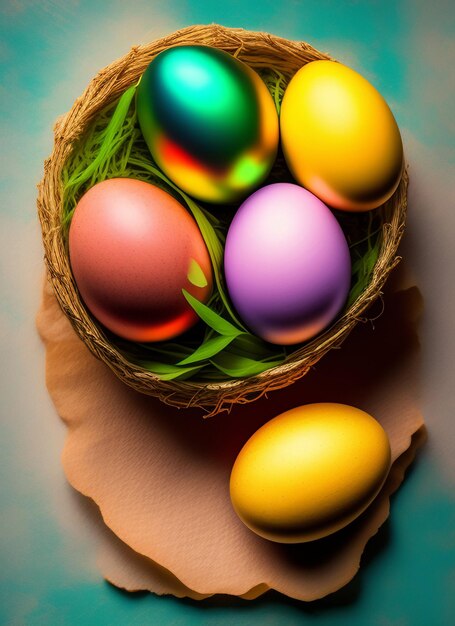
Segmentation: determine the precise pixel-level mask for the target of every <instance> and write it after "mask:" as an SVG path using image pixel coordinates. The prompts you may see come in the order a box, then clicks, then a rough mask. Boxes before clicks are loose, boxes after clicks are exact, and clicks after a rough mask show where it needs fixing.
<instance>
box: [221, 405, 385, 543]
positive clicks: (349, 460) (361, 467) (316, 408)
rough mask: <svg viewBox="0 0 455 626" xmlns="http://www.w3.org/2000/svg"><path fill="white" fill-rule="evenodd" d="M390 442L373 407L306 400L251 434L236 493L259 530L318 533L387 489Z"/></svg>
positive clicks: (294, 537)
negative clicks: (373, 414)
mask: <svg viewBox="0 0 455 626" xmlns="http://www.w3.org/2000/svg"><path fill="white" fill-rule="evenodd" d="M390 459H391V456H390V445H389V440H388V437H387V434H386V433H385V431H384V429H383V428H382V426H381V425H380V424H379V422H377V421H376V420H375V419H374V418H373V417H371V416H370V415H369V414H368V413H365V412H364V411H361V410H360V409H356V408H354V407H351V406H347V405H344V404H334V403H320V404H308V405H306V406H300V407H297V408H295V409H292V410H290V411H287V412H285V413H282V414H281V415H278V417H275V418H274V419H272V420H270V421H269V422H267V423H266V424H264V426H262V427H261V428H260V429H259V430H258V431H256V432H255V433H254V434H253V435H252V437H250V439H249V440H248V441H247V442H246V444H245V445H244V447H243V448H242V450H241V451H240V453H239V455H238V457H237V459H236V461H235V463H234V467H233V469H232V473H231V480H230V492H231V501H232V504H233V506H234V509H235V511H236V512H237V514H238V515H239V517H240V519H241V520H242V521H243V522H244V523H245V524H246V525H247V526H248V527H249V528H250V529H251V530H253V531H254V532H255V533H257V534H258V535H260V536H262V537H264V538H266V539H270V540H272V541H277V542H281V543H300V542H306V541H312V540H314V539H320V538H322V537H326V536H327V535H330V534H332V533H334V532H335V531H337V530H339V529H341V528H343V527H344V526H346V525H347V524H349V523H350V522H352V521H353V520H354V519H355V518H356V517H358V516H359V515H360V514H361V513H362V512H363V511H364V510H365V509H366V508H367V507H368V505H369V504H370V503H371V502H372V500H373V499H374V498H375V496H376V495H377V494H378V492H379V490H380V489H381V487H382V485H383V483H384V481H385V479H386V477H387V474H388V471H389V468H390Z"/></svg>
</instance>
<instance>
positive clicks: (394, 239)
mask: <svg viewBox="0 0 455 626" xmlns="http://www.w3.org/2000/svg"><path fill="white" fill-rule="evenodd" d="M186 43H200V44H206V45H212V46H215V47H219V48H222V49H223V50H226V51H228V52H230V53H231V54H233V55H234V56H236V57H238V58H240V59H241V60H243V61H245V62H246V63H248V64H249V65H251V66H252V67H254V68H256V69H259V68H261V67H264V68H265V67H268V66H270V65H271V64H273V66H274V67H276V68H277V69H279V70H280V71H283V72H284V73H286V74H287V75H289V76H290V75H292V74H293V73H294V72H295V71H297V69H298V68H299V67H301V66H302V65H303V64H305V63H307V62H308V61H310V60H316V59H331V60H335V59H333V57H331V56H330V55H328V54H324V53H321V52H319V51H318V50H316V49H315V48H313V47H312V46H311V45H310V44H308V43H306V42H302V41H291V40H287V39H285V38H283V37H278V36H275V35H271V34H269V33H265V32H262V31H249V30H245V29H243V28H229V27H225V26H221V25H219V24H209V25H196V26H188V27H186V28H183V29H180V30H177V31H175V32H174V33H171V34H169V35H166V36H165V37H162V38H160V39H157V40H155V41H152V42H150V43H148V44H144V45H138V46H133V47H132V48H131V50H130V51H129V52H128V53H127V54H126V55H124V56H123V57H121V58H119V59H117V60H116V61H114V62H113V63H111V64H109V65H108V66H106V67H105V68H103V69H102V70H101V71H100V72H98V74H97V75H96V76H95V77H94V78H93V79H92V80H91V81H90V83H89V84H88V86H87V88H86V89H85V91H84V92H83V94H82V95H81V96H80V97H79V98H77V99H76V100H75V102H74V104H73V106H72V107H71V109H70V111H69V112H68V113H67V114H66V115H63V116H61V117H60V118H58V120H57V121H56V123H55V126H54V148H53V151H52V154H51V155H50V157H49V158H47V159H46V161H45V163H44V176H43V179H42V181H41V182H40V183H39V185H38V199H37V205H38V215H39V219H40V223H41V229H42V235H43V244H44V252H45V254H44V258H45V263H46V267H47V272H48V276H49V279H50V281H51V283H52V287H53V290H54V293H55V295H56V297H57V300H58V302H59V304H60V307H61V308H62V310H63V312H64V313H65V315H66V316H67V317H68V318H69V320H70V321H71V323H72V325H73V327H74V329H75V330H76V332H77V334H78V335H79V337H80V338H81V339H82V340H83V341H84V343H85V344H86V345H87V346H88V347H89V349H90V350H91V351H92V353H93V354H95V356H97V357H98V358H100V359H101V360H102V361H104V362H105V363H106V364H107V365H108V366H109V367H110V368H111V369H112V370H113V371H114V373H115V374H116V375H117V376H118V377H119V378H120V379H121V380H123V381H124V382H125V383H126V384H128V385H130V386H131V387H133V388H135V389H137V390H138V391H141V392H143V393H147V394H149V395H154V396H157V397H159V398H160V399H161V400H162V401H164V402H166V403H168V404H171V405H173V406H177V407H190V406H197V407H200V408H204V409H205V410H206V411H207V412H208V414H210V415H213V414H216V413H218V412H220V411H223V410H229V409H230V408H231V406H232V404H234V403H245V402H250V401H252V400H255V399H257V398H259V397H261V396H262V395H264V394H265V393H267V392H268V391H272V390H274V389H280V388H283V387H284V386H286V385H289V384H291V383H293V382H294V381H296V380H297V379H298V378H300V377H301V376H303V375H304V374H306V373H307V372H308V370H309V369H310V368H311V367H312V366H313V365H314V364H315V363H316V362H317V361H318V360H319V359H320V358H321V357H322V356H324V354H325V353H326V352H327V351H328V350H330V349H332V348H336V347H339V346H340V345H341V343H342V342H343V341H344V339H346V337H347V336H348V334H349V333H350V332H351V330H352V329H353V328H354V326H355V325H356V323H357V322H358V321H363V320H364V315H365V311H366V309H367V308H368V307H369V306H370V305H371V304H372V302H374V301H375V300H376V299H377V298H378V297H380V296H381V295H382V288H383V286H384V283H385V281H386V279H387V277H388V275H389V273H390V272H391V270H392V269H393V268H394V267H395V266H396V265H397V263H398V262H399V261H400V257H399V256H397V254H396V253H397V249H398V245H399V242H400V240H401V237H402V235H403V232H404V228H405V220H406V210H407V199H406V192H407V184H408V172H407V168H405V169H404V171H403V176H402V179H401V182H400V184H399V186H398V189H397V190H396V191H395V193H394V195H393V196H392V198H391V199H390V200H389V201H388V202H387V203H386V205H384V212H385V215H386V216H387V220H386V222H385V223H384V224H383V242H382V245H381V250H380V253H379V257H378V260H377V262H376V265H375V268H374V271H373V276H372V280H371V282H370V284H369V285H368V287H367V288H366V289H365V290H364V291H363V292H362V293H361V294H360V296H359V297H358V298H357V299H356V300H355V302H354V303H353V304H352V305H351V306H350V307H349V309H348V310H347V311H345V313H344V314H343V315H342V316H341V317H340V318H338V319H337V320H336V322H335V323H334V324H333V325H332V326H331V327H329V328H328V329H326V330H325V331H324V332H323V333H322V334H319V335H318V336H317V337H315V338H314V339H313V340H311V341H310V342H308V343H306V344H304V345H303V346H302V347H301V348H299V349H298V350H296V351H295V352H293V353H292V354H291V355H290V356H289V357H288V358H287V359H286V360H285V361H284V362H283V363H282V364H281V365H278V366H275V367H272V368H270V369H268V370H266V371H265V372H263V373H262V374H258V375H257V376H253V377H248V378H241V379H235V380H234V379H233V380H230V381H223V382H219V383H206V382H198V381H192V380H188V381H179V380H174V381H163V380H162V379H160V378H159V377H158V376H156V375H155V374H152V373H151V372H148V371H146V370H144V369H143V368H141V367H140V366H137V365H135V364H133V363H131V362H129V361H127V360H126V359H125V358H124V357H123V355H122V354H121V353H120V351H119V350H118V349H117V348H116V347H115V345H113V344H112V343H110V342H109V340H108V339H107V338H106V336H105V335H104V333H103V331H102V329H101V328H100V326H99V325H98V324H97V323H96V322H95V321H94V320H93V319H92V318H91V316H90V315H89V313H88V312H87V310H86V309H85V307H84V305H83V303H82V302H81V299H80V297H79V294H78V291H77V287H76V285H75V283H74V279H73V277H72V274H71V269H70V265H69V259H68V255H67V254H66V251H65V242H64V240H63V233H62V228H61V208H62V183H61V180H60V177H61V172H62V168H63V165H64V164H65V162H66V160H67V159H68V157H69V156H70V154H71V151H72V147H73V145H74V143H75V142H76V140H77V139H79V138H80V137H81V136H83V133H84V130H85V129H86V128H87V126H88V125H89V124H90V123H91V122H92V121H93V119H94V118H95V117H96V113H97V112H98V111H100V110H101V109H103V108H104V107H105V106H106V105H107V104H109V103H110V102H113V101H115V100H116V99H117V98H118V97H119V96H120V95H121V94H122V93H123V92H124V91H125V90H126V89H127V88H128V87H129V86H131V85H132V84H134V82H136V81H137V79H138V78H139V76H140V75H141V74H142V72H143V71H144V70H145V68H146V67H147V65H148V64H149V63H150V61H151V60H152V58H153V57H154V56H155V55H156V54H158V53H159V52H161V51H162V50H164V49H166V48H167V47H169V46H175V45H185V44H186ZM267 54H268V55H269V58H268V60H267V61H264V57H265V56H266V55H267ZM272 58H273V60H272Z"/></svg>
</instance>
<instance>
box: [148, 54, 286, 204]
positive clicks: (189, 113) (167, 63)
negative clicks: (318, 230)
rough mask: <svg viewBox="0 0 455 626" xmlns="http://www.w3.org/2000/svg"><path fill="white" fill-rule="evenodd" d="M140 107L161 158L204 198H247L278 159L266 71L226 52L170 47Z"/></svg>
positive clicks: (151, 69) (152, 69) (173, 175)
mask: <svg viewBox="0 0 455 626" xmlns="http://www.w3.org/2000/svg"><path fill="white" fill-rule="evenodd" d="M136 106H137V115H138V119H139V124H140V127H141V130H142V133H143V135H144V138H145V140H146V142H147V145H148V147H149V149H150V152H151V154H152V157H153V159H154V160H155V162H156V163H157V164H158V166H159V167H160V168H161V169H162V170H163V172H164V173H165V174H166V175H167V176H168V177H169V178H170V179H171V180H172V181H173V182H174V183H175V184H176V185H177V186H178V187H180V189H182V190H183V191H185V192H186V193H188V194H190V195H191V196H193V197H195V198H197V199H199V200H204V201H207V202H213V203H223V202H224V203H231V202H235V201H237V200H239V199H242V198H244V197H245V196H246V195H248V193H250V192H251V191H252V190H254V189H255V188H257V187H258V186H259V185H260V183H261V182H262V181H263V180H264V179H265V177H266V176H267V174H268V173H269V171H270V169H271V167H272V165H273V162H274V160H275V156H276V152H277V148H278V136H279V130H278V128H279V124H278V116H277V112H276V108H275V105H274V102H273V99H272V97H271V95H270V93H269V91H268V89H267V87H266V85H265V83H264V82H263V80H262V79H261V78H260V76H259V75H258V74H257V73H256V72H255V71H253V70H252V69H251V68H250V67H249V66H247V65H246V64H245V63H243V62H241V61H239V60H238V59H236V58H235V57H233V56H232V55H230V54H228V53H227V52H224V51H222V50H219V49H217V48H212V47H209V46H201V45H195V46H176V47H173V48H168V49H166V50H164V51H163V52H161V53H160V54H158V55H157V56H156V57H155V58H154V59H153V61H152V62H151V63H150V65H149V66H148V68H147V69H146V71H145V72H144V74H143V75H142V78H141V81H140V83H139V86H138V89H137V99H136Z"/></svg>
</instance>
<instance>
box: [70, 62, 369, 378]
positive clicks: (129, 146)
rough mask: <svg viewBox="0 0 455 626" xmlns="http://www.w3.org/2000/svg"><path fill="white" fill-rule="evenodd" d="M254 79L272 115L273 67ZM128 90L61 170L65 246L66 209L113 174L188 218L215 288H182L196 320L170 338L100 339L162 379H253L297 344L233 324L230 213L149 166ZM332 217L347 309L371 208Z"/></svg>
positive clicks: (277, 174) (364, 259)
mask: <svg viewBox="0 0 455 626" xmlns="http://www.w3.org/2000/svg"><path fill="white" fill-rule="evenodd" d="M260 74H261V76H262V78H263V79H264V81H265V83H266V85H267V87H268V88H269V91H270V93H271V95H272V97H273V99H274V102H275V106H276V109H277V111H278V113H279V111H280V106H281V100H282V97H283V94H284V89H285V86H286V80H285V78H284V76H283V75H282V74H281V73H280V72H278V71H277V70H273V69H270V70H267V71H263V72H260ZM136 87H137V85H133V86H131V87H130V88H129V89H127V90H126V91H125V92H124V94H123V95H122V96H121V97H120V99H119V100H117V101H116V102H115V103H113V104H112V105H110V106H109V107H108V108H106V109H105V110H104V111H103V112H102V113H101V114H100V115H99V116H98V117H97V119H96V120H95V122H94V123H93V124H92V125H91V127H90V128H89V130H88V132H87V133H86V134H85V135H84V137H83V138H82V140H81V141H80V142H79V145H77V146H76V147H75V149H74V150H73V153H72V154H71V156H70V158H69V159H68V160H67V162H66V164H65V167H64V169H63V172H62V180H63V187H64V202H63V218H62V223H63V228H64V234H65V241H66V242H67V241H68V231H69V226H70V223H71V218H72V215H73V211H74V209H75V207H76V205H77V203H78V201H79V199H80V198H81V197H82V195H83V194H84V193H85V192H86V191H87V190H88V189H89V188H90V187H92V186H93V185H95V184H96V183H99V182H101V181H103V180H106V179H108V178H116V177H121V178H136V179H139V180H143V181H146V182H151V183H153V184H155V185H157V186H159V187H161V188H162V189H164V190H165V191H167V192H169V193H171V194H172V195H173V196H174V197H176V198H177V199H178V200H179V201H180V202H182V203H183V204H184V205H185V206H186V207H187V208H188V210H189V211H190V212H191V214H192V215H193V217H194V218H195V220H196V222H197V224H198V226H199V229H200V231H201V233H202V236H203V238H204V240H205V243H206V245H207V249H208V251H209V254H210V258H211V261H212V266H213V272H214V279H215V285H214V290H213V294H212V296H211V299H210V301H209V302H208V303H207V304H202V303H201V302H199V301H198V300H196V299H195V298H194V297H193V296H191V295H190V294H189V293H187V292H185V291H184V296H185V298H186V299H187V301H188V303H189V304H190V305H191V306H192V308H193V309H194V310H195V311H196V313H197V314H198V316H199V318H200V323H199V324H197V325H196V326H195V327H194V328H192V329H190V330H189V331H187V332H186V333H184V334H183V335H181V336H179V337H177V338H176V339H174V340H173V341H170V342H158V343H149V344H146V343H134V342H130V341H126V340H123V339H121V338H119V337H117V336H115V335H113V334H112V333H110V332H109V331H107V330H105V333H106V335H107V336H108V337H109V339H110V341H112V343H114V344H115V345H116V346H117V347H118V349H119V350H120V351H121V352H122V353H123V355H124V356H125V357H126V358H127V359H128V360H130V361H131V362H133V363H136V364H138V365H140V366H141V367H143V368H144V369H146V370H148V371H150V372H153V373H154V374H156V375H157V376H159V377H160V378H161V379H163V380H175V379H180V380H183V379H188V378H192V379H195V380H204V381H212V382H217V381H222V380H227V379H232V378H243V377H246V376H254V375H257V374H259V373H261V372H263V371H265V370H267V369H269V368H270V367H274V366H276V365H280V364H281V363H283V362H284V360H285V359H286V357H287V356H289V355H290V354H291V353H292V352H293V351H294V350H296V349H297V348H299V347H300V345H296V346H285V347H284V346H276V345H272V344H269V343H267V342H265V341H263V340H262V339H260V338H259V337H257V336H255V335H253V334H251V333H250V332H249V331H248V330H247V329H246V328H245V326H244V325H243V324H242V323H241V321H240V320H239V319H238V317H237V315H236V313H235V311H234V309H233V307H232V305H231V303H230V301H229V297H228V295H227V292H226V289H225V286H224V278H223V269H222V263H223V250H224V242H225V236H226V232H227V229H228V225H229V221H230V219H231V218H232V216H233V210H232V208H230V207H226V208H225V209H223V208H221V209H220V208H217V215H216V216H215V215H213V213H212V212H211V211H210V207H209V206H208V205H205V204H201V203H197V202H196V201H195V200H193V199H192V198H190V197H189V196H188V195H187V194H185V193H184V192H183V191H181V190H180V189H179V188H178V187H177V186H176V185H174V183H172V181H170V180H169V179H168V178H167V177H166V176H165V174H163V172H162V171H161V170H160V169H159V168H158V166H157V165H156V164H155V163H154V162H153V160H152V157H151V155H150V152H149V150H148V148H147V146H146V144H145V142H144V140H143V138H142V134H141V131H140V129H139V125H138V122H137V118H136V110H135V104H134V97H135V92H136ZM284 180H287V181H292V177H291V176H290V174H289V171H288V170H287V168H286V166H285V163H284V160H283V158H282V156H280V155H279V156H278V158H277V161H276V164H275V166H274V168H273V170H272V172H271V173H270V176H269V178H268V180H267V181H265V183H264V184H268V183H270V182H277V181H284ZM336 216H337V218H338V220H339V222H340V224H341V226H342V228H343V231H344V233H345V235H346V238H347V240H348V243H349V247H350V251H351V261H352V281H351V290H350V293H349V296H348V300H347V303H346V308H348V307H349V306H350V305H351V304H352V303H353V302H354V301H355V300H356V299H357V297H358V296H359V295H360V294H361V293H362V292H363V291H364V290H365V288H366V287H367V286H368V284H369V283H370V281H371V277H372V273H373V269H374V266H375V263H376V261H377V258H378V255H379V251H380V247H381V218H380V215H379V213H378V211H369V212H368V213H360V214H345V213H340V212H336ZM189 279H190V281H191V282H194V283H195V284H199V285H200V284H203V281H204V280H205V277H204V276H203V274H202V270H201V268H200V267H199V266H197V267H196V266H195V267H191V268H190V272H189ZM340 315H342V313H341V314H340Z"/></svg>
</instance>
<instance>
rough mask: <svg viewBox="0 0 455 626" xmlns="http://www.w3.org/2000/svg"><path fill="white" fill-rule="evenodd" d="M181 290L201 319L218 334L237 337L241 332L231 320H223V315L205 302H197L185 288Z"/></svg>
mask: <svg viewBox="0 0 455 626" xmlns="http://www.w3.org/2000/svg"><path fill="white" fill-rule="evenodd" d="M182 292H183V295H184V296H185V298H186V300H187V302H188V304H189V305H190V306H191V307H192V308H193V309H194V310H195V311H196V313H197V314H198V316H199V317H200V318H201V320H202V321H203V322H205V323H206V324H207V326H210V328H213V330H215V331H216V332H217V333H219V334H220V335H228V336H229V337H238V335H241V334H242V333H243V330H241V329H239V328H236V327H235V326H234V325H233V324H231V322H228V321H227V320H225V319H224V317H221V315H218V313H215V311H212V309H210V308H209V307H208V306H207V305H206V304H203V303H202V302H199V300H197V299H196V298H195V297H194V296H192V295H191V294H190V293H188V291H186V289H182Z"/></svg>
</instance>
